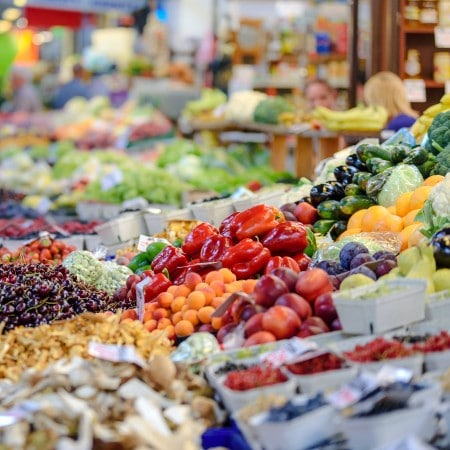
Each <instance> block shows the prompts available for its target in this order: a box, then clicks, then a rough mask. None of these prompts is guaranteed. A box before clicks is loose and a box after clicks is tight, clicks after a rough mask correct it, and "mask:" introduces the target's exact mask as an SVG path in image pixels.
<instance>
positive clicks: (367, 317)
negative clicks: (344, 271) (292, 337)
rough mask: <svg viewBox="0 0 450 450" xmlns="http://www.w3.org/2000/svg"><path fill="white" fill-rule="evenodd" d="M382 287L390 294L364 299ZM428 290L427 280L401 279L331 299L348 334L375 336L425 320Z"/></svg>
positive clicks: (373, 285)
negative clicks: (426, 292)
mask: <svg viewBox="0 0 450 450" xmlns="http://www.w3.org/2000/svg"><path fill="white" fill-rule="evenodd" d="M380 288H381V289H387V294H384V295H383V294H382V293H381V294H380V296H378V297H371V298H367V299H363V297H364V296H365V295H367V294H371V293H374V292H375V291H378V289H380ZM425 290H426V282H425V281H424V280H412V279H399V280H386V281H379V282H376V283H373V284H369V285H366V286H361V287H358V288H355V289H349V290H345V291H337V292H334V293H333V294H332V296H333V301H334V305H335V307H336V310H337V313H338V316H339V319H340V321H341V324H342V329H343V330H344V331H345V332H346V333H353V334H369V333H370V334H374V333H375V334H376V333H383V332H385V331H388V330H393V329H395V328H399V327H402V326H404V325H407V324H410V323H413V322H418V321H420V320H423V319H424V317H425ZM390 291H392V292H390ZM381 292H383V291H381Z"/></svg>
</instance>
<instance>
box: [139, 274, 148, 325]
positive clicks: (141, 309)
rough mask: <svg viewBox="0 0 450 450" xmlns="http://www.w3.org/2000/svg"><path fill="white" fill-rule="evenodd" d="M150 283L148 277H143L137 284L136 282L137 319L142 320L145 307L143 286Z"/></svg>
mask: <svg viewBox="0 0 450 450" xmlns="http://www.w3.org/2000/svg"><path fill="white" fill-rule="evenodd" d="M148 283H150V278H149V277H147V278H144V279H143V280H142V281H140V282H139V283H138V284H136V309H137V314H138V319H139V320H140V321H141V322H143V321H144V308H145V298H144V288H145V286H147V284H148Z"/></svg>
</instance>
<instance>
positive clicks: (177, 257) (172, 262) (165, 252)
mask: <svg viewBox="0 0 450 450" xmlns="http://www.w3.org/2000/svg"><path fill="white" fill-rule="evenodd" d="M187 263H188V261H187V258H186V256H185V255H184V254H183V252H182V251H181V250H180V249H179V248H177V247H174V246H173V245H168V246H167V247H164V248H163V249H162V250H161V251H160V252H159V253H158V254H157V255H156V256H155V258H154V259H153V261H152V266H151V267H152V270H153V271H154V272H155V273H160V272H162V271H163V270H164V269H166V270H167V271H168V272H169V275H170V278H176V277H177V275H178V274H179V273H180V272H181V271H182V270H183V267H184V266H186V265H187Z"/></svg>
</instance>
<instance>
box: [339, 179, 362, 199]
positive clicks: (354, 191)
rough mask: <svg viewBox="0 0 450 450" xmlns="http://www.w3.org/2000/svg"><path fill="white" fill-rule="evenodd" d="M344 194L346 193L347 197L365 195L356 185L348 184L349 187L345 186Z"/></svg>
mask: <svg viewBox="0 0 450 450" xmlns="http://www.w3.org/2000/svg"><path fill="white" fill-rule="evenodd" d="M344 193H345V196H348V195H364V194H365V192H364V191H363V190H362V189H361V188H360V187H359V186H358V185H357V184H356V183H350V184H347V186H345V188H344ZM344 198H345V197H344Z"/></svg>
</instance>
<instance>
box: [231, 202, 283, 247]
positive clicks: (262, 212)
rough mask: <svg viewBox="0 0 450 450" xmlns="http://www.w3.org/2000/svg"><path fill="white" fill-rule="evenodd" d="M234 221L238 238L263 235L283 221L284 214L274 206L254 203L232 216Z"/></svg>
mask: <svg viewBox="0 0 450 450" xmlns="http://www.w3.org/2000/svg"><path fill="white" fill-rule="evenodd" d="M234 221H235V223H236V225H235V226H236V237H237V238H238V239H239V240H242V239H246V238H254V237H256V236H263V235H264V234H266V233H268V232H269V231H270V230H272V229H273V228H275V227H276V226H277V225H278V224H279V223H280V222H284V221H285V218H284V214H283V213H282V212H281V211H280V210H279V209H278V208H275V207H274V206H269V205H263V204H260V205H255V206H252V207H251V208H248V209H246V210H245V211H241V212H240V213H238V214H236V217H235V218H234Z"/></svg>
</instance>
